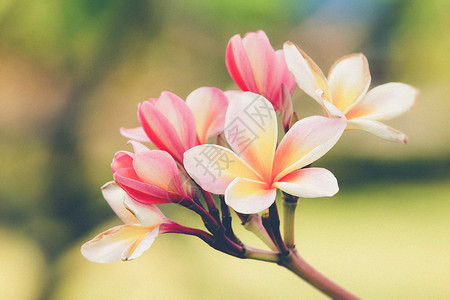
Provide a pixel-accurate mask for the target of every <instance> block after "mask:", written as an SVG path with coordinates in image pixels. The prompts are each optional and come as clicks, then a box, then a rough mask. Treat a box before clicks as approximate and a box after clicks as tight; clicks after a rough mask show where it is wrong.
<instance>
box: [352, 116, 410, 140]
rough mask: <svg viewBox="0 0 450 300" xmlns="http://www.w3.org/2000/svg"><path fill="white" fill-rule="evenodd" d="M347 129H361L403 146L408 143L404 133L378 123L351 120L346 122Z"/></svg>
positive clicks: (365, 120)
mask: <svg viewBox="0 0 450 300" xmlns="http://www.w3.org/2000/svg"><path fill="white" fill-rule="evenodd" d="M348 129H361V130H364V131H367V132H370V133H373V134H374V135H376V136H378V137H380V138H382V139H385V140H388V141H390V142H396V143H404V144H406V143H407V142H408V138H407V136H406V135H405V134H404V133H402V132H400V131H398V130H396V129H394V128H391V127H389V126H386V125H384V124H383V123H381V122H378V121H373V120H367V119H363V118H357V119H352V120H350V121H348Z"/></svg>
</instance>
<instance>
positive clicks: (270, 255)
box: [244, 246, 279, 262]
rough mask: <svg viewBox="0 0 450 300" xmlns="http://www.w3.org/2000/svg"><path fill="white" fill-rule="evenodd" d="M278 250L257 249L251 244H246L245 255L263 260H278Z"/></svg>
mask: <svg viewBox="0 0 450 300" xmlns="http://www.w3.org/2000/svg"><path fill="white" fill-rule="evenodd" d="M278 254H279V253H278V252H276V251H266V250H261V249H256V248H253V247H250V246H245V254H244V255H245V257H246V258H251V259H256V260H262V261H268V262H278V260H279V257H278Z"/></svg>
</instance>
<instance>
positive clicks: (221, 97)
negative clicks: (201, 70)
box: [186, 87, 228, 144]
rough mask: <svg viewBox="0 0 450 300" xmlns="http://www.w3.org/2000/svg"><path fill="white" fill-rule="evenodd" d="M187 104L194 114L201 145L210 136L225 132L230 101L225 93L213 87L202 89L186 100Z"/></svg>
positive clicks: (195, 91)
mask: <svg viewBox="0 0 450 300" xmlns="http://www.w3.org/2000/svg"><path fill="white" fill-rule="evenodd" d="M186 104H187V106H188V107H189V108H190V109H191V111H192V113H193V114H194V119H195V125H196V129H197V136H198V139H199V140H200V144H204V143H206V140H207V139H208V137H209V136H212V135H217V134H219V133H220V132H222V131H223V127H224V123H225V114H226V112H227V107H228V99H227V97H226V96H225V94H224V92H222V91H221V90H219V89H217V88H213V87H201V88H198V89H196V90H194V91H193V92H192V93H190V94H189V96H187V98H186Z"/></svg>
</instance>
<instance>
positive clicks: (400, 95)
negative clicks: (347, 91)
mask: <svg viewBox="0 0 450 300" xmlns="http://www.w3.org/2000/svg"><path fill="white" fill-rule="evenodd" d="M417 95H418V90H417V89H415V88H413V87H412V86H410V85H407V84H403V83H398V82H391V83H386V84H383V85H380V86H377V87H375V88H373V89H372V90H370V91H369V92H368V93H367V95H366V96H365V97H364V98H363V100H362V101H361V102H359V103H358V105H356V106H355V107H354V108H353V109H352V110H351V111H350V112H349V113H348V114H347V118H348V119H353V118H365V119H372V120H386V119H391V118H394V117H397V116H399V115H401V114H403V113H404V112H406V111H408V110H409V109H410V108H411V107H412V105H413V104H414V102H415V100H416V98H417Z"/></svg>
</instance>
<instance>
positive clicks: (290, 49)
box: [283, 42, 331, 105]
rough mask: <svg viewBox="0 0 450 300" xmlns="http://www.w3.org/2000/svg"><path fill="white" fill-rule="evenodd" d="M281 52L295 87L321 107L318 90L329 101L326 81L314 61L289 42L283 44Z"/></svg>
mask: <svg viewBox="0 0 450 300" xmlns="http://www.w3.org/2000/svg"><path fill="white" fill-rule="evenodd" d="M283 50H284V56H285V59H286V64H287V66H288V69H289V70H290V71H291V72H292V74H293V75H294V78H295V80H296V81H297V85H298V86H299V87H300V88H301V89H302V90H303V91H304V92H305V93H307V94H308V95H309V96H311V97H312V98H314V99H315V100H316V101H318V102H319V104H321V105H322V99H321V98H320V97H319V96H318V95H317V93H316V91H317V90H318V89H322V90H323V92H324V96H325V97H326V98H327V99H331V96H330V91H329V88H328V82H327V79H326V78H325V76H324V75H323V73H322V70H320V68H319V67H318V66H317V65H316V64H315V63H314V61H313V60H312V59H311V58H310V57H309V56H308V55H307V54H306V53H305V52H303V51H302V50H301V49H300V48H298V47H297V46H296V45H295V44H293V43H291V42H286V43H284V47H283Z"/></svg>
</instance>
